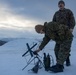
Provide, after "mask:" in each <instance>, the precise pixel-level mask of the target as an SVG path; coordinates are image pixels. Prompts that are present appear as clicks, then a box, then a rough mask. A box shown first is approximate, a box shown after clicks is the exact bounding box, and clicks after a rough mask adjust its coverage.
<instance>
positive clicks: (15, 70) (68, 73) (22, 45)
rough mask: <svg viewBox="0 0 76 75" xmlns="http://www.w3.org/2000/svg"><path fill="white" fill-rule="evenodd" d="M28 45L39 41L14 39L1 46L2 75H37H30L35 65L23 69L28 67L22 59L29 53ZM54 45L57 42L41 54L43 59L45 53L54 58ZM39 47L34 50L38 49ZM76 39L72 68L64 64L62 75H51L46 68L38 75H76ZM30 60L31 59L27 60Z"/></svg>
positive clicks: (0, 65) (75, 40) (51, 43)
mask: <svg viewBox="0 0 76 75" xmlns="http://www.w3.org/2000/svg"><path fill="white" fill-rule="evenodd" d="M26 43H29V45H30V46H32V45H33V44H34V43H38V44H39V41H38V40H34V39H14V40H12V41H9V42H8V43H6V44H5V45H3V46H0V75H35V74H34V73H29V72H28V70H29V69H31V68H32V67H33V66H34V65H32V64H30V65H29V66H28V67H27V68H25V70H23V71H22V68H23V67H24V66H25V65H26V60H25V58H24V57H22V54H23V53H25V52H26V51H27V47H26ZM54 45H55V42H53V41H50V42H49V44H48V45H47V46H46V47H45V48H44V49H43V51H41V52H40V53H39V55H40V56H42V57H43V52H46V53H50V54H51V55H52V56H53V58H54V64H55V56H54V51H53V49H54ZM37 47H38V46H36V47H35V48H34V50H35V49H37ZM75 47H76V39H74V40H73V43H72V50H71V57H70V58H71V66H70V67H66V66H65V64H64V67H65V69H64V72H62V73H56V74H55V73H49V72H46V71H45V70H44V68H42V69H39V71H38V73H37V75H43V74H44V75H53V74H54V75H76V72H75V71H76V70H75V69H76V60H75V57H76V50H75V49H76V48H75ZM27 59H29V58H27Z"/></svg>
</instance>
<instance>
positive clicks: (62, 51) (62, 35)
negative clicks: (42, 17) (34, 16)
mask: <svg viewBox="0 0 76 75" xmlns="http://www.w3.org/2000/svg"><path fill="white" fill-rule="evenodd" d="M35 30H36V32H37V33H40V34H45V36H44V38H43V41H42V42H41V45H40V46H39V48H38V49H37V50H36V51H34V54H37V53H38V52H39V51H41V50H42V49H43V48H44V47H45V46H46V45H47V43H48V42H49V41H50V40H51V39H52V40H54V41H55V42H56V43H58V44H60V46H59V50H58V54H57V60H56V61H57V63H56V65H54V66H52V67H51V68H50V69H49V70H50V71H52V72H55V73H57V72H63V68H64V67H63V64H64V62H65V60H66V59H67V57H68V56H69V52H70V47H71V43H72V39H73V35H72V33H71V32H70V29H69V28H68V26H66V25H63V24H60V23H57V22H49V23H44V26H43V25H36V26H35Z"/></svg>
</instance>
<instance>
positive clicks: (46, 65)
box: [43, 53, 51, 71]
mask: <svg viewBox="0 0 76 75" xmlns="http://www.w3.org/2000/svg"><path fill="white" fill-rule="evenodd" d="M43 63H44V68H45V71H48V70H49V68H50V64H51V59H50V55H49V53H48V55H47V56H46V53H44V57H43Z"/></svg>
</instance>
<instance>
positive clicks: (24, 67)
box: [22, 57, 35, 70]
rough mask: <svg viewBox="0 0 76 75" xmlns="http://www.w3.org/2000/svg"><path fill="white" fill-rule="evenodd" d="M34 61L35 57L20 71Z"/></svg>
mask: <svg viewBox="0 0 76 75" xmlns="http://www.w3.org/2000/svg"><path fill="white" fill-rule="evenodd" d="M34 59H35V57H34V58H33V59H32V60H31V61H30V62H28V64H27V65H26V66H25V67H24V68H23V69H22V70H24V69H25V68H26V67H27V66H28V65H29V64H30V63H31V62H32V61H33V60H34Z"/></svg>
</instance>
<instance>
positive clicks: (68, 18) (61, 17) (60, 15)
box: [53, 0, 75, 66]
mask: <svg viewBox="0 0 76 75" xmlns="http://www.w3.org/2000/svg"><path fill="white" fill-rule="evenodd" d="M58 7H59V10H58V11H57V12H56V13H55V14H54V17H53V21H54V22H59V23H60V24H64V25H66V26H68V27H69V29H70V31H71V32H73V29H74V26H75V18H74V15H73V13H72V11H71V10H70V9H66V8H65V2H64V1H63V0H60V1H59V2H58ZM59 46H60V44H58V43H56V45H55V49H54V51H55V55H56V59H57V53H58V50H59ZM69 55H70V54H69ZM66 66H70V59H69V56H68V57H67V59H66Z"/></svg>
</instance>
